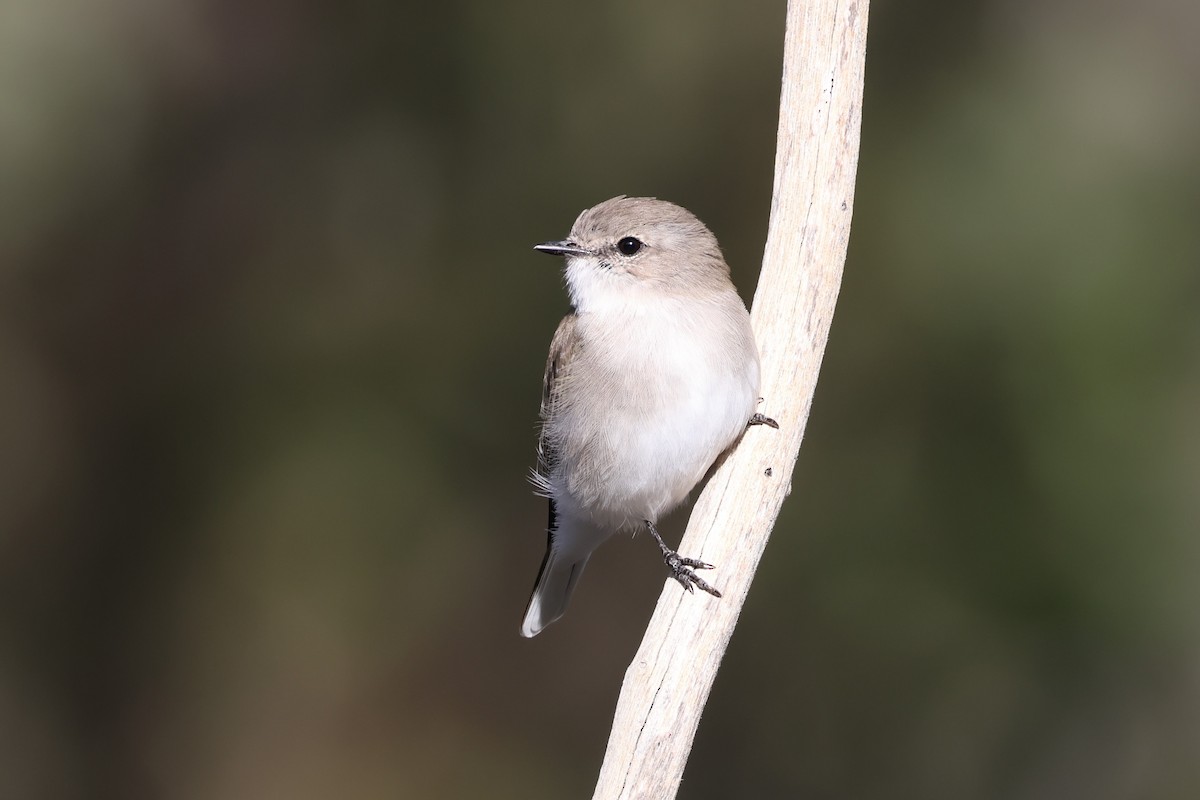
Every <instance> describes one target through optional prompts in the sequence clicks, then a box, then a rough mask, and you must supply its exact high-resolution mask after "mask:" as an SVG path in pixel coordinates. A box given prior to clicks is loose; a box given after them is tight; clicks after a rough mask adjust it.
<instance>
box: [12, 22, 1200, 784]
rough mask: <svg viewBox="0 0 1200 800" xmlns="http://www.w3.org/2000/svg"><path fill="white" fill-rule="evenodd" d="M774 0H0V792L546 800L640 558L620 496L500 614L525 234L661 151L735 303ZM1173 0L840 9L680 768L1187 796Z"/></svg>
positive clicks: (1178, 138)
mask: <svg viewBox="0 0 1200 800" xmlns="http://www.w3.org/2000/svg"><path fill="white" fill-rule="evenodd" d="M783 18H784V3H783V2H782V0H777V2H771V3H743V2H734V0H686V1H685V0H666V1H665V2H658V3H653V4H644V3H639V2H633V0H598V1H597V2H594V3H589V4H583V3H575V4H563V3H555V2H549V1H548V0H515V1H514V2H506V3H496V2H491V1H490V0H447V1H446V2H439V3H414V2H408V3H405V2H400V3H396V2H382V1H381V0H351V2H347V3H342V4H336V5H334V4H326V5H325V6H323V7H317V6H316V4H301V3H293V2H285V0H252V1H251V2H242V3H235V2H231V1H230V0H160V2H155V3H147V2H136V0H126V1H121V0H109V2H95V0H50V1H49V2H46V1H45V0H8V2H6V3H5V4H4V5H3V8H2V9H0V210H2V213H0V796H3V797H11V798H41V797H46V798H108V797H113V798H117V797H119V798H160V797H170V798H234V799H236V798H262V797H291V798H329V797H338V798H383V797H394V798H479V797H487V798H522V799H526V800H529V799H533V800H536V799H537V798H567V797H584V796H590V791H591V787H592V785H593V783H594V780H595V776H596V773H597V771H598V769H599V765H600V760H601V756H602V752H603V747H604V744H605V741H606V739H607V735H608V727H609V721H610V718H611V713H612V709H613V705H614V703H615V700H616V696H617V692H618V689H619V686H620V682H621V678H622V674H623V672H624V669H625V667H626V665H627V664H628V663H629V660H630V658H631V657H632V655H633V653H634V650H635V648H636V646H637V643H638V641H639V640H640V636H641V632H642V630H643V627H644V624H645V622H646V621H647V619H648V616H649V614H650V611H651V609H652V606H653V604H654V602H655V599H656V597H657V595H658V592H659V590H660V589H661V587H662V585H663V581H664V577H665V576H664V573H663V570H662V566H661V563H660V561H659V558H658V554H657V551H656V549H655V548H654V547H653V546H652V545H651V544H650V543H649V542H648V541H644V540H642V539H637V540H634V541H629V540H627V539H625V538H623V537H622V538H620V539H617V540H614V541H612V542H611V543H610V544H608V545H606V546H605V547H604V548H602V549H601V550H600V551H599V553H598V554H597V556H596V558H594V559H593V560H592V563H591V566H590V567H589V569H588V574H587V577H586V579H585V580H584V581H583V582H582V583H581V585H580V591H579V592H578V593H577V595H576V597H575V600H574V602H573V605H572V608H571V611H570V613H569V614H568V616H567V617H566V618H565V619H564V620H562V621H561V622H560V623H559V624H557V625H555V626H554V627H553V628H551V629H550V630H549V631H547V632H546V633H545V634H544V635H543V636H541V637H539V638H538V639H536V640H533V641H524V640H521V639H519V638H518V636H517V627H518V622H519V619H520V615H521V612H522V610H523V608H524V603H525V600H526V597H527V592H528V590H529V588H530V586H531V585H532V582H533V578H534V574H535V572H536V570H537V566H538V564H539V562H540V559H541V555H542V547H543V543H544V534H543V531H542V525H543V524H544V521H545V509H544V504H543V502H542V501H540V500H538V499H536V498H534V497H533V495H532V493H531V491H530V487H529V485H528V484H527V482H526V472H527V469H528V468H529V467H530V466H531V464H532V462H533V446H534V439H535V426H534V423H535V417H536V412H537V406H538V399H539V392H540V380H541V372H542V367H543V358H544V354H545V350H546V347H547V345H548V342H549V339H550V336H551V334H552V332H553V330H554V326H555V324H556V322H557V320H558V318H559V317H560V316H561V315H562V314H563V313H564V312H565V310H566V307H567V306H566V299H565V295H564V293H563V291H562V286H561V277H560V275H559V273H558V266H559V265H558V264H557V263H556V262H554V261H552V260H551V259H548V258H545V257H544V256H540V255H537V254H535V253H534V252H533V251H532V250H531V249H530V247H531V245H532V244H534V243H535V242H539V241H544V240H546V239H553V238H559V237H561V236H563V235H565V234H566V232H567V231H568V229H569V228H570V225H571V223H572V221H573V220H574V218H575V215H576V214H577V213H578V212H579V211H580V210H581V209H583V208H585V207H587V206H590V205H592V204H595V203H596V202H599V201H601V200H603V199H605V198H608V197H610V196H612V195H615V194H619V193H625V194H648V195H656V196H659V197H663V198H666V199H670V200H673V201H675V202H678V203H680V204H682V205H685V206H687V207H689V208H690V209H692V210H693V211H695V212H696V213H697V215H699V216H700V218H701V219H703V220H704V221H705V222H707V223H708V225H709V226H710V227H711V228H712V229H713V230H714V231H715V232H716V233H717V235H718V236H719V237H720V239H721V242H722V244H723V246H724V248H725V252H726V255H727V257H728V259H729V261H730V262H731V264H733V266H734V272H735V276H734V277H735V280H736V281H737V283H738V286H739V288H740V289H741V291H742V293H743V296H745V297H746V298H750V297H752V295H753V291H754V287H755V280H756V275H757V271H758V265H759V259H760V257H761V252H762V246H763V242H764V239H765V235H766V226H767V215H768V211H769V205H770V192H771V174H772V166H773V158H774V137H775V125H776V114H777V101H778V95H779V85H778V81H779V73H780V63H781V56H782V43H783V28H782V24H783ZM1198 29H1200V5H1197V4H1196V3H1194V2H1188V1H1186V0H1178V2H1172V1H1171V0H1149V1H1148V2H1141V3H1118V2H1104V1H1101V2H1084V0H1008V2H1001V1H1000V0H990V1H989V0H975V1H974V2H961V1H959V0H916V1H915V2H909V3H899V2H886V0H881V1H880V2H877V3H876V4H875V7H874V8H873V9H872V15H871V23H870V48H869V53H868V63H867V89H866V100H865V120H864V127H863V137H862V142H863V150H862V159H861V163H860V167H859V179H858V196H857V203H856V209H855V215H854V230H853V235H852V238H851V244H850V255H849V261H848V264H847V268H846V279H845V283H844V286H843V292H842V296H841V301H840V305H839V308H838V314H837V317H836V319H835V321H834V326H833V333H832V338H831V341H830V345H829V349H828V351H827V354H826V360H825V367H824V371H823V374H822V379H821V384H820V387H819V390H818V393H817V398H816V403H815V406H814V410H813V414H812V418H811V421H810V425H809V428H808V433H807V438H806V443H805V446H804V449H803V450H802V452H801V456H800V461H799V464H798V469H797V473H796V478H795V491H794V493H793V495H792V497H791V498H790V500H789V502H788V504H787V505H786V507H785V512H784V515H783V517H782V518H781V519H780V522H779V525H778V527H777V529H776V530H775V533H774V537H773V539H772V541H771V544H770V546H769V547H768V549H767V552H766V557H765V559H764V562H763V565H762V568H761V571H760V573H759V576H758V579H757V581H756V583H755V586H754V590H753V591H752V593H751V595H750V600H749V603H748V605H747V607H746V610H745V613H744V615H743V617H742V620H741V624H740V627H739V629H738V633H737V635H736V636H735V637H734V640H733V643H732V647H731V650H730V652H729V654H728V657H727V658H726V661H725V664H724V666H723V669H722V671H721V674H720V677H719V679H718V680H717V683H716V686H715V688H714V692H713V695H712V698H711V702H710V703H709V706H708V709H707V711H706V713H705V716H704V719H703V721H702V723H701V727H700V731H699V736H698V739H697V742H696V747H695V750H694V751H693V754H692V758H691V762H690V765H689V767H688V771H687V773H686V776H685V779H684V784H683V787H682V789H681V792H680V797H681V798H687V799H689V800H706V799H709V798H777V797H807V798H851V797H852V798H881V799H882V798H904V797H912V798H918V797H919V798H947V799H950V798H955V799H960V798H1022V799H1026V798H1027V799H1029V800H1041V799H1042V798H1046V799H1047V800H1049V799H1050V798H1089V799H1090V800H1091V799H1096V798H1099V799H1100V800H1105V799H1106V798H1114V799H1115V798H1184V797H1189V798H1190V797H1197V796H1200V760H1198V759H1197V758H1196V756H1197V753H1198V752H1200V581H1198V580H1197V577H1196V576H1197V572H1198V569H1197V568H1198V566H1200V540H1198V537H1197V533H1198V532H1200V313H1198V311H1200V88H1198V87H1200V50H1198V49H1197V48H1196V46H1195V32H1196V30H1198ZM684 516H685V515H683V514H678V515H676V516H675V517H674V518H673V520H672V522H673V526H670V527H669V528H668V532H669V533H670V535H671V536H672V537H676V536H678V535H679V532H680V530H681V526H682V519H683V517H684ZM717 578H718V581H719V578H720V573H719V571H718V572H717Z"/></svg>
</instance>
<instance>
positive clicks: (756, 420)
mask: <svg viewBox="0 0 1200 800" xmlns="http://www.w3.org/2000/svg"><path fill="white" fill-rule="evenodd" d="M754 425H766V426H767V427H769V428H774V429H775V430H779V423H778V422H776V421H775V420H773V419H771V418H770V417H766V416H763V415H762V414H759V413H758V412H757V411H756V412H754V416H752V417H750V421H749V422H747V423H746V427H747V428H749V427H752V426H754Z"/></svg>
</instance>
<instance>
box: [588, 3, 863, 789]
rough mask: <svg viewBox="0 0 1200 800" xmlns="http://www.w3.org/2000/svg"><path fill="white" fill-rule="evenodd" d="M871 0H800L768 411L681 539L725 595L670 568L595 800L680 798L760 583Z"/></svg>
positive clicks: (778, 179)
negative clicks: (685, 584) (687, 583)
mask: <svg viewBox="0 0 1200 800" xmlns="http://www.w3.org/2000/svg"><path fill="white" fill-rule="evenodd" d="M868 7H869V0H789V2H788V8H787V29H786V35H785V43H784V58H783V89H782V92H781V97H780V110H779V134H778V140H777V150H776V156H775V185H774V193H773V198H772V205H771V220H770V226H769V230H768V233H767V244H766V250H765V252H764V255H763V267H762V275H761V278H760V279H759V283H758V291H757V292H756V293H755V296H754V305H753V309H752V312H751V318H752V320H753V323H754V328H755V332H756V336H757V339H758V344H759V351H760V354H761V356H762V367H763V379H762V391H761V393H762V395H763V397H764V398H765V399H764V402H763V404H762V406H761V408H760V410H761V411H762V412H763V413H764V414H766V415H767V416H769V417H774V418H775V419H776V420H777V421H778V422H779V427H780V429H779V430H772V429H770V428H768V427H766V426H756V427H753V428H750V429H749V430H748V431H747V432H746V435H745V437H744V438H743V439H742V441H741V443H740V444H739V445H738V446H737V448H736V449H735V450H734V452H733V453H732V455H731V456H730V457H729V458H728V459H726V461H725V463H724V464H722V465H721V466H720V467H719V468H718V469H717V470H716V472H715V473H714V475H713V476H712V478H711V479H710V480H709V482H708V485H707V487H706V488H705V490H704V492H703V493H702V494H701V496H700V498H699V499H698V500H697V502H696V506H695V509H694V510H693V512H692V517H691V520H690V521H689V523H688V528H687V532H686V533H685V534H684V538H683V542H682V544H681V545H680V548H679V549H680V552H684V553H688V554H689V555H693V556H695V557H697V558H701V559H703V560H704V561H707V562H710V563H712V564H714V565H716V569H715V570H714V571H713V572H712V573H711V575H712V580H713V582H714V583H715V584H716V585H717V587H718V588H719V589H720V590H721V592H722V593H723V595H724V596H723V597H722V598H719V599H718V598H716V597H712V596H709V595H707V594H704V593H701V592H697V593H695V594H689V593H687V592H684V591H683V590H682V589H681V588H680V587H679V586H678V584H676V583H675V581H672V580H668V581H667V582H666V586H665V587H664V589H663V592H662V595H661V596H660V597H659V600H658V605H657V607H656V608H655V611H654V615H653V617H652V618H651V620H650V624H649V627H648V628H647V629H646V634H645V637H644V638H643V639H642V643H641V646H640V647H639V648H638V651H637V655H636V656H635V657H634V659H633V663H631V664H630V665H629V669H628V670H627V671H626V673H625V682H624V684H623V685H622V687H621V696H620V699H619V700H618V701H617V709H616V715H615V718H614V720H613V727H612V733H611V734H610V736H609V740H608V750H607V752H606V753H605V758H604V765H603V767H602V768H601V770H600V777H599V781H598V783H597V785H596V791H595V794H594V796H593V797H594V800H615V798H630V799H632V798H639V799H641V798H655V799H658V798H673V797H674V796H675V793H676V791H677V789H678V788H679V783H680V780H681V779H682V777H683V770H684V766H685V764H686V763H687V757H688V753H689V752H690V751H691V747H692V740H693V739H694V737H695V734H696V727H697V726H698V725H699V722H700V714H701V712H702V711H703V710H704V704H705V702H706V701H707V700H708V695H709V691H710V690H711V688H712V683H713V679H714V678H715V677H716V673H717V668H718V666H719V665H720V663H721V658H722V657H723V655H724V653H725V648H726V647H727V645H728V644H729V638H730V636H732V634H733V628H734V625H735V624H736V623H737V619H738V615H739V614H740V613H741V609H742V604H743V603H744V602H745V599H746V594H747V592H748V591H749V589H750V582H751V580H752V579H753V577H754V572H755V569H756V568H757V566H758V562H759V559H760V558H761V556H762V553H763V549H764V548H765V547H766V544H767V538H768V537H769V536H770V533H771V529H772V527H773V526H774V524H775V520H776V518H777V517H778V515H779V509H780V507H781V506H782V504H783V501H784V498H786V497H787V496H788V494H790V493H791V488H792V487H791V481H792V471H793V468H794V467H795V463H796V457H797V455H798V453H799V450H800V442H801V439H802V438H803V435H804V426H805V423H806V422H807V420H808V413H809V409H810V407H811V406H812V399H813V393H814V391H815V390H816V385H817V373H818V371H819V369H820V366H821V357H822V355H823V354H824V351H825V343H826V341H827V340H828V337H829V326H830V322H831V321H832V319H833V310H834V305H835V303H836V301H837V296H838V289H839V287H840V285H841V278H842V268H843V265H844V264H845V259H846V246H847V243H848V241H849V237H850V218H851V213H852V211H853V207H854V178H855V171H856V168H857V164H858V144H859V128H860V125H861V121H862V92H863V70H864V63H865V58H866V38H867V12H868Z"/></svg>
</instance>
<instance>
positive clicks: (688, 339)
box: [554, 291, 758, 528]
mask: <svg viewBox="0 0 1200 800" xmlns="http://www.w3.org/2000/svg"><path fill="white" fill-rule="evenodd" d="M731 295H732V296H731V298H723V302H719V303H707V302H704V301H697V300H694V299H693V300H689V301H686V302H683V301H661V302H657V303H655V304H653V305H648V304H642V305H640V306H630V305H625V306H623V307H614V308H611V309H604V310H597V311H594V312H591V313H584V314H581V315H580V318H579V323H578V325H579V333H580V335H581V337H582V341H583V343H584V347H583V351H582V353H581V355H580V357H579V360H578V363H577V364H576V365H575V367H577V369H573V370H572V378H571V384H572V385H571V387H570V394H571V395H572V399H571V403H570V404H569V409H568V410H567V413H566V414H564V415H563V419H561V420H560V422H561V423H562V425H563V428H564V429H568V428H575V429H576V430H583V429H586V430H590V431H591V434H590V439H589V441H587V442H586V443H582V442H580V441H579V440H576V442H575V443H576V444H578V445H581V446H579V447H578V448H576V447H570V446H568V447H566V448H564V456H568V454H570V453H571V452H572V451H574V453H575V456H576V457H574V458H571V457H565V458H564V460H563V463H562V464H561V466H560V473H561V474H559V475H557V476H555V477H556V478H557V480H555V481H554V483H555V484H556V485H557V487H558V489H559V490H560V491H563V492H565V493H566V494H567V495H568V497H562V498H561V500H562V501H566V505H567V506H568V507H573V508H575V509H578V510H579V511H580V512H583V513H585V514H586V515H587V516H589V517H591V519H592V520H593V521H594V522H595V523H596V524H598V525H601V526H604V527H610V528H618V527H623V526H627V525H637V524H640V522H641V521H642V520H645V519H649V520H657V519H658V518H659V516H661V515H663V514H666V513H667V512H669V511H670V510H671V509H672V508H674V507H675V506H677V505H679V504H680V503H681V502H682V501H683V500H684V499H685V498H686V496H687V494H688V493H689V492H690V491H691V490H692V489H693V488H694V487H695V485H696V484H697V483H698V482H699V481H700V479H701V478H703V477H704V473H705V472H706V471H707V470H708V468H709V467H710V466H711V465H712V463H713V461H715V460H716V458H717V456H719V455H720V454H721V453H722V452H723V451H724V450H725V449H726V448H728V447H729V445H731V444H732V443H733V442H734V441H735V440H736V439H737V437H738V436H739V435H740V434H741V432H742V431H743V430H745V426H746V422H747V420H748V419H749V418H750V415H751V414H753V412H754V407H755V404H756V402H757V393H758V357H757V353H756V352H755V350H754V347H753V339H752V338H751V337H750V336H749V317H748V315H747V314H746V311H745V308H744V307H743V306H742V305H741V301H740V300H738V298H737V296H736V294H732V291H731ZM729 300H732V302H733V303H735V304H736V308H733V307H731V305H730V303H729V302H728V301H729ZM742 326H744V328H743V327H742ZM747 345H748V347H747ZM580 423H584V424H583V425H580ZM577 426H578V427H577ZM568 438H570V437H569V434H568Z"/></svg>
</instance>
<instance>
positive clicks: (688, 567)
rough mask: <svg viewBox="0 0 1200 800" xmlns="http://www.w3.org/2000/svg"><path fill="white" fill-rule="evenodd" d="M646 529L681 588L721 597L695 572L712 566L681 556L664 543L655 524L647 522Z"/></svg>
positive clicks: (696, 559)
mask: <svg viewBox="0 0 1200 800" xmlns="http://www.w3.org/2000/svg"><path fill="white" fill-rule="evenodd" d="M646 527H647V528H649V529H650V535H651V536H653V537H654V541H656V542H658V549H659V550H661V551H662V557H663V563H664V564H666V565H667V569H669V570H670V571H671V577H672V578H674V579H675V580H677V581H679V585H680V586H682V587H683V588H684V589H687V590H688V591H689V592H692V591H695V589H696V588H699V589H700V590H701V591H705V592H708V593H709V594H711V595H712V596H713V597H720V596H721V593H720V592H718V591H717V590H716V589H714V588H713V587H712V586H709V584H708V582H707V581H705V580H704V579H703V578H701V577H700V576H699V575H697V574H696V573H695V570H698V569H712V568H713V565H712V564H707V563H705V562H703V561H701V560H700V559H698V558H688V557H687V556H681V555H679V553H678V552H677V551H675V550H672V549H671V548H670V547H668V546H667V543H666V542H664V541H663V538H662V536H661V535H660V534H659V532H658V528H657V527H656V526H655V524H654V523H653V522H651V521H650V520H646Z"/></svg>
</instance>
